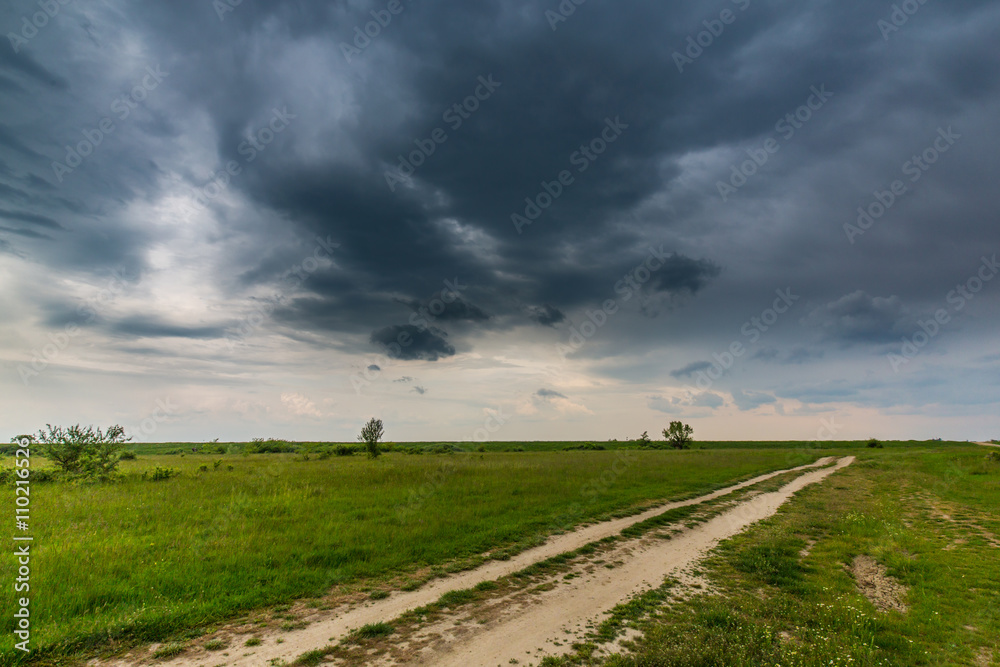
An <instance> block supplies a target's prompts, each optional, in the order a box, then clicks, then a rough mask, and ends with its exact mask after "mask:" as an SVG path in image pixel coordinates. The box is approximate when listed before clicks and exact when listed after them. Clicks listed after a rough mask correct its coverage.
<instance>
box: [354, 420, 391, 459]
mask: <svg viewBox="0 0 1000 667" xmlns="http://www.w3.org/2000/svg"><path fill="white" fill-rule="evenodd" d="M383 433H385V430H384V429H383V428H382V420H381V419H375V418H374V417H372V418H371V419H369V420H368V423H367V424H365V425H364V427H363V428H362V429H361V435H359V436H358V441H359V442H363V443H365V448H366V449H367V450H368V458H370V459H374V458H378V455H379V454H381V453H382V452H381V451H380V450H379V448H378V441H379V440H381V439H382V434H383Z"/></svg>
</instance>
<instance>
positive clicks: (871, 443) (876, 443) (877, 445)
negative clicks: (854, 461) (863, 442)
mask: <svg viewBox="0 0 1000 667" xmlns="http://www.w3.org/2000/svg"><path fill="white" fill-rule="evenodd" d="M867 444H868V447H869V448H871V449H882V446H883V445H882V443H881V442H880V441H879V440H876V439H875V438H871V439H869V440H868V443H867Z"/></svg>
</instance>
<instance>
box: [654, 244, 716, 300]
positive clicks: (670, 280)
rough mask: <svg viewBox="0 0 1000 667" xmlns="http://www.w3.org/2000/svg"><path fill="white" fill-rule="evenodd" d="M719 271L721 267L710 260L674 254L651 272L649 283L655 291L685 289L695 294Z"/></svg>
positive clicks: (678, 290)
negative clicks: (660, 266)
mask: <svg viewBox="0 0 1000 667" xmlns="http://www.w3.org/2000/svg"><path fill="white" fill-rule="evenodd" d="M720 273H722V267H720V266H718V265H717V264H715V263H714V262H712V261H710V260H706V259H692V258H690V257H685V256H684V255H678V254H675V255H672V256H671V257H670V258H669V259H667V260H666V261H665V262H664V264H663V267H662V268H660V269H657V270H656V271H655V272H654V273H653V277H652V280H650V284H651V286H652V287H653V289H654V290H657V291H662V292H671V293H673V292H680V291H685V290H686V291H688V292H690V293H691V294H697V293H698V292H699V291H700V290H701V289H703V288H704V287H705V286H706V285H707V284H708V283H709V282H710V281H711V279H712V278H715V277H718V275H719V274H720Z"/></svg>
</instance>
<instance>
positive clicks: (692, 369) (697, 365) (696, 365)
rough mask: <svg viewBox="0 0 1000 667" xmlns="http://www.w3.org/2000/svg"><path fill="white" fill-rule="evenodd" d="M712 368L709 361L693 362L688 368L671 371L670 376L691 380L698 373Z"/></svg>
mask: <svg viewBox="0 0 1000 667" xmlns="http://www.w3.org/2000/svg"><path fill="white" fill-rule="evenodd" d="M711 367H712V364H711V363H710V362H708V361H692V362H691V363H690V364H688V365H687V366H683V367H681V368H678V369H677V370H675V371H670V375H671V376H672V377H675V378H689V377H691V376H693V375H694V374H695V373H697V372H698V371H704V370H708V369H709V368H711Z"/></svg>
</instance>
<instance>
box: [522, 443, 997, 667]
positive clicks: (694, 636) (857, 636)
mask: <svg viewBox="0 0 1000 667" xmlns="http://www.w3.org/2000/svg"><path fill="white" fill-rule="evenodd" d="M934 444H936V443H934ZM998 507H1000V457H993V456H990V453H989V452H986V451H984V448H981V447H980V448H976V447H961V448H957V449H951V448H949V449H944V448H937V447H936V448H933V449H917V450H901V449H895V450H893V449H889V450H885V451H881V450H880V451H877V452H863V453H861V454H860V455H859V456H858V461H857V462H856V463H855V464H854V465H852V466H849V467H848V468H846V469H844V470H843V471H841V472H840V473H838V475H837V476H836V477H835V478H833V479H831V480H829V481H828V483H825V484H818V485H815V486H812V487H809V488H807V489H805V490H804V491H802V492H801V493H800V494H799V495H798V496H797V497H796V499H795V500H794V501H793V502H791V503H788V504H786V505H785V506H784V507H782V508H781V509H780V510H779V511H778V513H777V514H776V515H775V516H773V517H772V518H770V519H768V520H766V521H763V522H760V523H758V524H756V525H754V526H752V527H751V528H750V529H748V530H747V531H745V532H744V533H742V534H741V535H739V536H737V537H735V538H733V539H730V540H727V541H726V542H724V543H723V544H722V545H721V546H720V548H719V549H718V550H717V551H716V552H715V553H714V555H712V556H711V557H710V558H709V559H707V560H706V561H705V562H703V564H702V566H701V567H700V573H701V575H702V576H704V577H705V578H706V580H707V582H708V585H709V586H710V588H711V591H710V592H704V591H703V592H702V593H701V594H696V595H693V596H692V595H691V594H690V591H688V592H687V594H681V589H682V588H683V587H682V586H679V585H678V582H667V583H666V584H665V585H664V586H663V587H662V588H661V589H659V590H653V591H650V592H649V593H647V594H645V595H644V596H640V598H639V599H636V600H633V601H632V602H631V603H629V604H627V605H622V606H621V607H620V608H618V609H616V610H614V612H613V613H612V614H611V615H610V617H609V620H608V621H607V622H606V623H605V625H604V626H602V627H601V628H600V629H599V630H598V631H597V632H595V640H596V638H597V636H599V635H601V634H603V635H605V636H604V637H603V639H604V640H605V641H606V640H607V639H608V638H610V637H614V636H615V635H616V634H618V632H620V630H621V629H622V628H624V627H632V628H635V629H636V630H638V631H639V633H641V635H640V636H638V637H637V638H636V639H635V640H634V642H631V643H629V646H630V647H631V648H632V649H633V650H632V651H631V653H630V654H629V655H616V656H611V657H607V656H601V655H600V653H599V652H598V651H596V650H595V649H596V646H597V644H598V643H599V642H597V641H595V642H589V643H587V644H585V645H581V646H579V647H578V650H577V652H576V653H575V654H574V655H573V656H570V657H566V658H559V659H547V660H545V661H544V662H543V663H542V665H544V666H545V667H570V666H575V665H594V666H596V665H600V666H601V667H651V666H654V665H655V666H657V667H675V666H676V667H680V666H689V665H727V666H731V667H754V666H756V665H789V666H795V665H809V666H819V665H852V666H872V667H874V666H877V665H942V666H943V665H973V666H977V667H987V666H989V665H997V664H1000V642H998V639H997V638H998V637H1000V537H998V536H1000V513H998V511H997V508H998ZM858 558H869V559H872V560H873V561H874V562H877V563H878V564H879V565H880V566H881V567H884V568H885V575H886V576H888V577H891V578H892V580H893V581H895V582H896V583H898V585H899V586H901V587H902V588H901V589H900V590H899V592H898V595H899V598H898V600H897V602H898V603H899V607H898V608H889V609H886V608H882V609H880V608H878V607H877V606H876V605H875V604H873V602H872V601H870V600H869V599H868V598H867V597H866V596H865V595H864V594H862V592H861V591H860V590H859V589H858V586H857V583H856V579H855V576H852V564H854V563H856V562H857V559H858Z"/></svg>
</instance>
